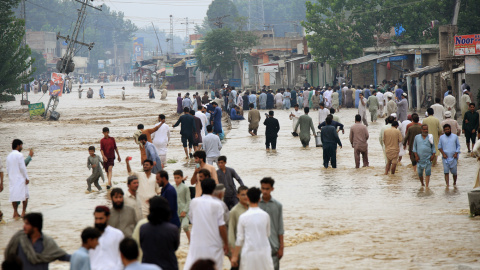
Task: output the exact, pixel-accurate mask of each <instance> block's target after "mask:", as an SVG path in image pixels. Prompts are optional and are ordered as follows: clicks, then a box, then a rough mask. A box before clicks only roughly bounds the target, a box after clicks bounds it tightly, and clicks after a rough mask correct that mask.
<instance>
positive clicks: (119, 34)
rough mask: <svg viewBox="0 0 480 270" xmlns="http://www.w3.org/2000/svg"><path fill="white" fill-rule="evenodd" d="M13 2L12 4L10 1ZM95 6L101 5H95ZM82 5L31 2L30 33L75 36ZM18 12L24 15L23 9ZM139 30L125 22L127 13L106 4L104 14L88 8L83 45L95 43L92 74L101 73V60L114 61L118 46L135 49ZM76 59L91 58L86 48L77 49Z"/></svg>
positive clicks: (54, 0) (28, 4)
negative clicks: (114, 49)
mask: <svg viewBox="0 0 480 270" xmlns="http://www.w3.org/2000/svg"><path fill="white" fill-rule="evenodd" d="M9 1H10V0H9ZM93 4H94V5H100V4H99V3H98V2H93ZM79 8H80V3H78V2H76V1H63V0H29V1H26V17H27V25H26V26H27V29H29V30H32V31H47V32H55V33H58V32H60V34H61V35H63V36H67V35H71V34H72V31H73V28H74V26H75V22H76V20H77V17H78V11H77V10H78V9H79ZM16 12H20V10H19V9H17V10H16ZM135 31H137V27H136V26H135V25H134V24H133V23H132V22H131V21H130V20H127V19H125V18H124V14H123V12H117V11H114V10H111V9H110V7H108V6H107V5H105V4H103V5H102V11H99V10H96V9H93V8H89V7H87V17H86V19H85V23H84V27H83V28H82V32H81V33H80V35H79V38H78V39H79V40H80V41H82V42H86V43H90V42H94V43H95V46H94V47H93V49H92V50H91V52H90V64H89V72H92V73H97V72H98V71H97V62H98V60H107V59H108V58H112V56H111V55H110V56H109V55H105V52H106V51H112V52H113V44H114V42H115V43H116V44H117V46H119V47H121V46H129V47H131V46H133V41H132V38H133V35H134V33H135ZM76 56H84V57H85V56H88V49H87V48H86V47H81V46H78V47H77V52H76Z"/></svg>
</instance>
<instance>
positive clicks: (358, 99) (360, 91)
mask: <svg viewBox="0 0 480 270" xmlns="http://www.w3.org/2000/svg"><path fill="white" fill-rule="evenodd" d="M362 92H363V91H362V89H357V90H355V108H358V103H359V101H360V93H362Z"/></svg>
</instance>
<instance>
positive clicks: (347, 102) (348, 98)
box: [343, 88, 353, 108]
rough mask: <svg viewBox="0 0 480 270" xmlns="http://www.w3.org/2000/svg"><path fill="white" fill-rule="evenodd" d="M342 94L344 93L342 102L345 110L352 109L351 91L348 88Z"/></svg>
mask: <svg viewBox="0 0 480 270" xmlns="http://www.w3.org/2000/svg"><path fill="white" fill-rule="evenodd" d="M343 92H344V93H345V100H344V103H345V106H346V107H347V108H352V107H353V90H352V89H350V88H348V89H346V90H345V91H343Z"/></svg>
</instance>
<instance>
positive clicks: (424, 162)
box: [413, 116, 436, 176]
mask: <svg viewBox="0 0 480 270" xmlns="http://www.w3.org/2000/svg"><path fill="white" fill-rule="evenodd" d="M432 117H433V116H432ZM428 137H429V136H427V137H425V138H423V136H422V134H418V135H417V136H415V140H414V141H413V152H414V153H417V155H418V158H419V161H418V165H417V172H418V175H419V176H422V175H423V170H425V171H426V172H425V174H426V175H427V176H429V175H430V174H431V171H430V170H431V166H432V162H431V161H430V158H431V156H432V154H435V152H436V151H435V145H434V144H432V143H431V142H430V140H429V138H428Z"/></svg>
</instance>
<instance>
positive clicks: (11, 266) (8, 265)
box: [2, 256, 213, 270]
mask: <svg viewBox="0 0 480 270" xmlns="http://www.w3.org/2000/svg"><path fill="white" fill-rule="evenodd" d="M18 269H23V263H22V260H20V258H18V256H10V257H8V258H5V261H3V263H2V270H18ZM197 269H199V268H197ZM202 269H203V268H202ZM210 269H213V268H210Z"/></svg>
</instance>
